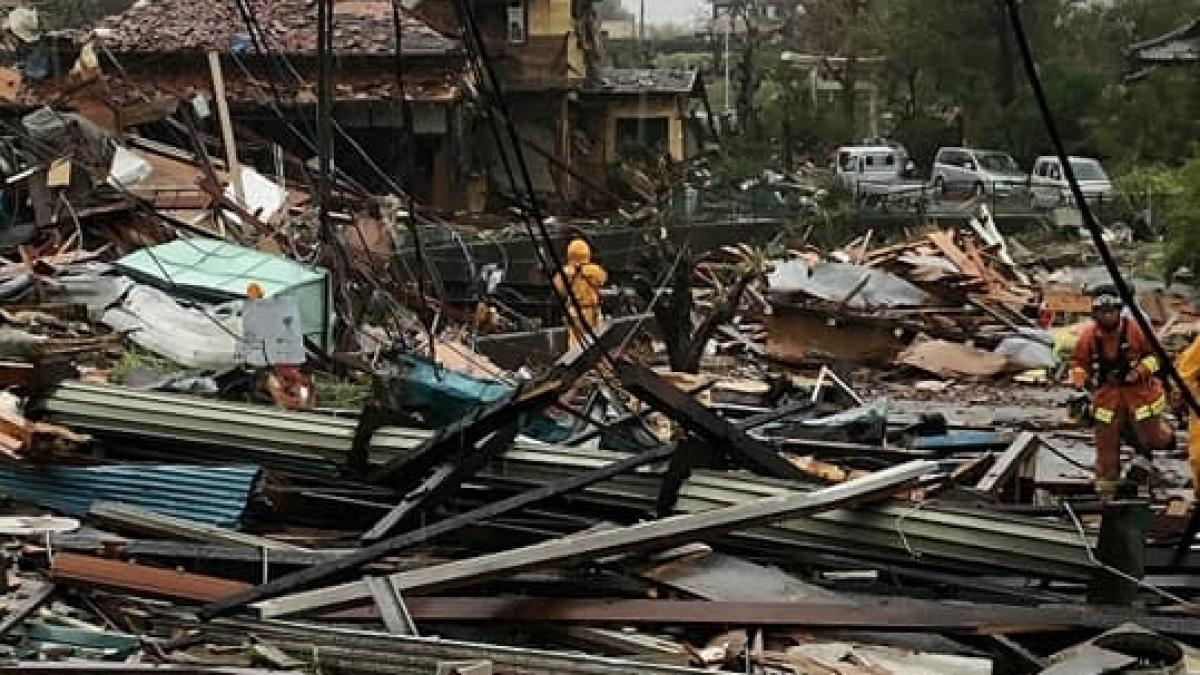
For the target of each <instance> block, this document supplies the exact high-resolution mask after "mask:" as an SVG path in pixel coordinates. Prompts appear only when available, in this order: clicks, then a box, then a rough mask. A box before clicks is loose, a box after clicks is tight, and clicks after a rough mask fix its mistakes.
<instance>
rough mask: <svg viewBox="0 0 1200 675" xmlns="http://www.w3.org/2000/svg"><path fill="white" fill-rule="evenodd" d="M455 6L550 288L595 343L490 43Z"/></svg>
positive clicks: (463, 2) (461, 6)
mask: <svg viewBox="0 0 1200 675" xmlns="http://www.w3.org/2000/svg"><path fill="white" fill-rule="evenodd" d="M456 7H457V8H458V11H459V16H460V20H461V21H462V23H463V27H464V28H465V29H466V30H467V32H469V33H470V36H471V40H470V41H469V42H473V43H474V46H473V48H474V51H475V53H476V55H477V56H478V59H477V60H478V61H479V62H480V63H481V65H482V67H483V69H484V71H485V72H486V74H487V82H488V84H489V85H490V88H491V91H492V93H493V96H494V98H495V102H496V105H497V106H498V107H499V109H500V112H501V115H502V117H503V121H504V123H505V126H506V128H507V131H508V137H509V143H510V144H511V147H512V151H513V154H514V155H515V156H516V165H517V168H518V169H519V170H520V172H521V179H522V181H523V182H524V185H525V189H526V192H527V197H528V200H529V203H528V207H529V208H528V209H527V210H526V211H525V213H524V215H525V219H526V222H527V223H529V224H531V225H533V226H536V228H537V230H538V231H539V233H540V235H541V242H540V243H539V242H538V240H537V239H536V238H535V239H534V245H535V248H537V249H538V252H539V256H538V257H539V259H543V255H542V252H541V250H540V248H541V247H542V246H544V247H545V256H544V259H545V260H547V261H548V262H549V263H550V265H552V267H551V268H550V269H544V272H545V274H546V276H547V279H548V280H549V281H550V282H551V289H552V290H553V291H554V294H555V296H556V297H558V298H559V300H560V302H562V304H563V305H564V307H563V309H564V310H568V311H566V312H565V314H566V316H565V317H564V318H565V319H566V320H567V322H568V323H571V322H572V314H571V312H570V311H569V310H570V309H573V310H574V311H575V316H574V319H575V321H574V322H575V323H577V324H578V325H579V327H580V328H581V329H582V330H581V332H582V333H583V334H585V335H586V336H587V338H588V339H589V340H590V341H591V342H593V343H594V342H596V341H597V340H598V338H597V336H596V332H595V330H594V329H593V328H592V326H591V325H590V324H588V322H587V321H585V320H584V318H583V317H584V316H585V312H584V311H583V305H582V303H580V302H579V298H578V297H577V296H576V294H575V291H574V289H572V288H571V280H570V279H568V278H567V275H566V271H565V270H564V269H563V265H562V260H561V259H560V258H559V257H558V252H557V251H555V250H554V245H553V240H552V239H551V237H550V233H549V231H548V230H547V229H546V222H545V216H544V211H543V210H542V206H541V202H540V200H539V199H538V196H537V191H536V189H535V187H534V183H533V176H532V174H531V173H530V171H529V164H528V162H527V161H526V160H525V153H524V151H523V150H522V148H521V140H520V137H519V135H518V134H517V130H516V126H515V125H514V124H513V121H512V118H511V116H510V115H509V110H508V103H507V101H506V100H505V98H504V90H503V88H502V87H501V85H500V80H499V78H498V77H497V76H496V70H495V67H494V66H493V63H492V59H491V58H490V57H489V55H488V52H487V46H486V45H485V44H484V41H483V35H482V33H481V32H480V30H479V24H478V22H477V21H476V20H475V13H474V11H473V10H472V9H471V6H470V4H469V3H468V2H467V0H458V1H457V3H456ZM490 117H491V116H489V118H490ZM530 221H532V223H530ZM544 267H545V266H544ZM556 281H561V283H562V285H563V291H564V292H563V293H559V290H558V287H557V284H556V283H555V282H556ZM563 295H565V296H566V299H565V301H564V299H563V298H562V297H561V296H563ZM568 303H569V304H568ZM605 358H606V359H607V358H608V355H607V354H605Z"/></svg>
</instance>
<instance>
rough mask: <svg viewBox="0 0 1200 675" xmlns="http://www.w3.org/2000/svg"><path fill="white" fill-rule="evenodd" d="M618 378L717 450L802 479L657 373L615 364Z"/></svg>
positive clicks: (780, 475)
mask: <svg viewBox="0 0 1200 675" xmlns="http://www.w3.org/2000/svg"><path fill="white" fill-rule="evenodd" d="M617 376H618V377H619V378H620V379H621V382H622V383H623V384H625V386H627V387H628V388H629V390H630V392H631V393H632V394H633V395H634V396H637V397H638V398H639V399H641V400H643V401H645V402H646V403H648V404H649V405H651V406H654V407H655V408H657V409H658V410H659V411H660V412H662V413H663V414H664V415H666V416H668V417H670V418H671V419H673V420H675V421H676V422H678V423H680V424H682V425H683V426H685V427H686V428H687V429H688V430H689V431H692V432H694V433H697V434H700V435H701V436H703V437H704V438H706V439H708V440H709V441H711V442H713V443H715V444H716V445H717V447H719V448H729V449H732V450H734V451H736V452H737V453H738V454H739V455H741V456H742V457H744V458H745V459H746V460H748V461H749V462H750V463H751V464H753V465H754V466H755V467H757V468H758V469H759V470H761V471H765V472H766V473H767V474H768V475H770V476H775V477H776V478H804V473H803V472H801V471H800V470H798V469H797V468H796V467H794V466H792V465H791V463H789V462H788V461H787V460H786V459H784V458H783V457H780V456H779V453H778V452H777V451H776V450H775V448H774V447H772V446H771V445H770V444H768V443H764V442H762V441H760V440H757V439H755V438H751V437H750V436H749V435H747V434H746V433H745V432H744V431H742V430H740V429H738V428H737V427H736V426H734V425H733V424H732V423H730V422H729V421H728V420H726V419H724V418H722V417H721V416H719V415H717V414H716V413H714V412H712V411H711V410H709V409H708V408H705V407H704V406H703V405H701V404H700V402H699V401H697V400H696V399H694V398H692V397H690V396H688V395H686V394H684V393H683V392H682V391H680V390H679V389H678V388H676V387H675V386H673V385H672V384H671V383H669V382H667V381H666V380H665V379H664V378H663V377H662V376H661V375H659V374H658V373H656V372H654V371H652V370H650V369H649V368H646V367H645V366H641V365H637V364H634V363H631V362H629V361H621V362H620V363H618V364H617Z"/></svg>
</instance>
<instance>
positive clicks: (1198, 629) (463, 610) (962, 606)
mask: <svg viewBox="0 0 1200 675" xmlns="http://www.w3.org/2000/svg"><path fill="white" fill-rule="evenodd" d="M408 609H409V611H410V612H411V613H412V616H413V619H414V620H416V621H418V622H432V621H451V622H497V621H506V622H512V621H521V622H535V623H582V624H589V625H604V624H616V625H632V624H657V625H695V626H724V625H729V626H786V627H803V628H810V629H826V630H829V629H861V630H871V631H880V632H933V633H963V634H980V635H1020V634H1034V633H1046V632H1054V631H1071V630H1106V629H1109V628H1111V627H1112V626H1116V625H1120V624H1121V623H1123V622H1125V621H1133V622H1136V623H1138V624H1139V625H1141V626H1143V627H1145V628H1149V629H1151V630H1156V631H1159V632H1162V633H1166V634H1170V635H1175V636H1181V637H1187V636H1196V635H1200V619H1197V618H1195V617H1165V616H1156V615H1151V614H1146V613H1144V612H1123V611H1119V610H1114V609H1102V608H1099V607H1095V606H1088V605H1083V604H1071V605H1051V606H1042V607H1028V606H1019V605H1001V604H988V603H967V602H940V601H933V600H917V599H909V598H897V597H874V598H872V597H868V598H856V601H855V602H847V603H828V602H819V601H818V602H786V601H762V602H726V601H711V600H645V599H617V600H614V599H586V598H585V599H576V598H479V597H416V598H410V599H409V601H408ZM325 616H326V618H336V619H341V620H359V621H363V620H371V619H373V618H374V616H375V610H374V608H373V607H372V608H367V609H363V610H346V611H344V612H334V613H330V614H327V615H325Z"/></svg>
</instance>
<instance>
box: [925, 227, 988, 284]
mask: <svg viewBox="0 0 1200 675" xmlns="http://www.w3.org/2000/svg"><path fill="white" fill-rule="evenodd" d="M926 238H927V239H929V241H930V242H932V243H933V245H934V246H936V247H937V249H938V251H939V252H940V253H941V254H942V255H944V256H946V258H948V259H949V260H950V262H952V263H954V266H955V267H957V268H958V269H959V271H961V272H962V273H963V274H969V275H972V276H979V275H978V274H976V272H975V270H974V265H973V264H972V263H971V259H970V258H968V257H967V254H966V253H964V252H963V250H962V249H961V248H959V247H958V244H955V243H954V233H953V232H952V231H945V232H930V233H929V234H928V235H926Z"/></svg>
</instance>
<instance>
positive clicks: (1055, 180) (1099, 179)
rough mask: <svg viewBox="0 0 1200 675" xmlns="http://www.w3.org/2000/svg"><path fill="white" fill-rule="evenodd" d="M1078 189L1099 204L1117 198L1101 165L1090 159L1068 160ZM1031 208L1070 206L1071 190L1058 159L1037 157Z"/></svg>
mask: <svg viewBox="0 0 1200 675" xmlns="http://www.w3.org/2000/svg"><path fill="white" fill-rule="evenodd" d="M1068 159H1069V160H1070V161H1071V169H1072V170H1074V172H1075V179H1076V180H1078V181H1079V188H1080V189H1081V190H1082V191H1083V196H1084V198H1085V199H1087V200H1088V201H1089V202H1099V201H1105V200H1109V199H1112V198H1113V197H1115V196H1116V190H1115V189H1113V184H1112V181H1110V180H1109V179H1108V174H1106V173H1105V172H1104V167H1103V166H1101V165H1100V161H1099V160H1097V159H1092V158H1091V157H1069V158H1068ZM1029 191H1030V193H1031V194H1030V198H1029V202H1030V206H1032V207H1033V208H1035V209H1036V208H1043V209H1045V208H1054V207H1057V206H1062V205H1064V204H1070V203H1071V186H1070V185H1068V184H1067V177H1066V175H1065V174H1064V173H1063V170H1062V164H1061V163H1060V162H1059V161H1058V157H1053V156H1044V157H1038V158H1037V160H1036V161H1034V163H1033V171H1032V172H1030V174H1029Z"/></svg>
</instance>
